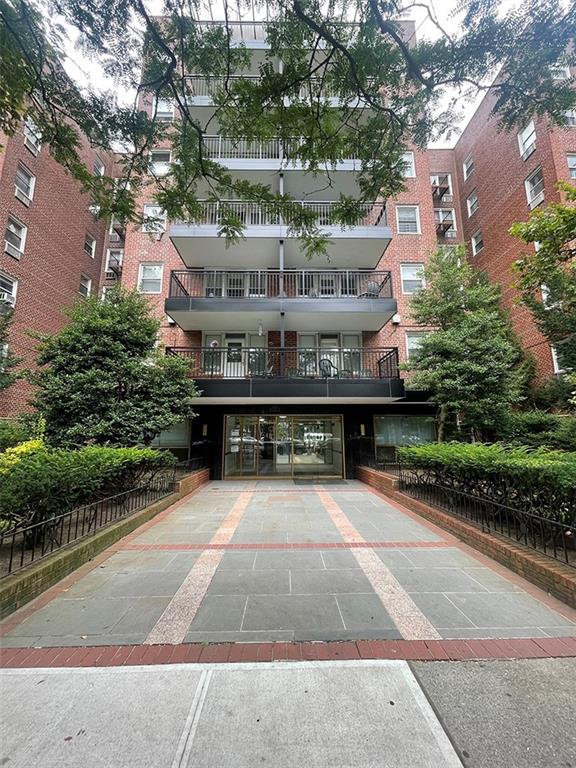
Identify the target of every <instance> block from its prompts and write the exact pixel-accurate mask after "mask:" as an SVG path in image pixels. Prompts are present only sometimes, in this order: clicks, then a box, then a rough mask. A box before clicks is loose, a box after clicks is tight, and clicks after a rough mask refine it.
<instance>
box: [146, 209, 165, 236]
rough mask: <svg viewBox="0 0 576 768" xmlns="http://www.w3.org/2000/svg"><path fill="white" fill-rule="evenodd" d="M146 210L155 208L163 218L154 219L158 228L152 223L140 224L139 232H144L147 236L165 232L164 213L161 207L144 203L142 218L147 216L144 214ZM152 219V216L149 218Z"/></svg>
mask: <svg viewBox="0 0 576 768" xmlns="http://www.w3.org/2000/svg"><path fill="white" fill-rule="evenodd" d="M147 208H156V209H157V210H159V211H162V213H163V214H164V216H163V217H162V218H161V217H156V218H157V223H158V226H154V224H153V222H148V223H146V222H142V227H141V231H142V232H146V233H147V234H160V232H166V219H167V216H166V211H165V210H164V209H163V208H162V206H160V205H157V204H156V203H144V206H143V207H142V213H143V216H144V217H146V216H148V215H149V214H147V213H146V209H147ZM150 218H152V216H150Z"/></svg>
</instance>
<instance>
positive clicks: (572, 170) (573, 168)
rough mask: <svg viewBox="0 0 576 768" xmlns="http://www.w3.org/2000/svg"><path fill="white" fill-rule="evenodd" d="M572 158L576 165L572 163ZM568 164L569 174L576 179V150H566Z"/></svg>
mask: <svg viewBox="0 0 576 768" xmlns="http://www.w3.org/2000/svg"><path fill="white" fill-rule="evenodd" d="M570 160H572V161H573V163H574V165H570ZM566 165H567V166H568V176H569V177H570V178H571V179H575V180H576V152H566Z"/></svg>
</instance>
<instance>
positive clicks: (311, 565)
mask: <svg viewBox="0 0 576 768" xmlns="http://www.w3.org/2000/svg"><path fill="white" fill-rule="evenodd" d="M324 568H325V565H324V560H323V559H322V554H321V553H320V552H319V551H315V552H291V551H286V550H272V551H268V552H257V553H256V559H255V560H254V570H256V571H262V570H264V571H270V570H282V569H287V570H290V571H302V570H324Z"/></svg>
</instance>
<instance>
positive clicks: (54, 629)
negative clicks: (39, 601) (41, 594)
mask: <svg viewBox="0 0 576 768" xmlns="http://www.w3.org/2000/svg"><path fill="white" fill-rule="evenodd" d="M133 602H134V598H126V597H123V598H106V599H103V600H95V599H88V600H65V599H62V598H57V599H56V600H54V601H53V602H51V603H49V604H48V605H47V606H45V607H44V608H41V609H40V610H39V611H37V612H36V613H34V614H32V615H31V616H29V617H28V618H27V619H25V620H24V621H23V622H22V623H21V624H20V625H18V626H17V627H15V628H14V629H13V630H12V631H11V632H10V633H9V634H10V636H12V637H14V636H17V635H25V636H26V635H32V634H38V635H42V636H46V635H51V636H53V635H88V634H100V633H105V632H107V631H110V632H111V631H112V629H113V628H114V626H115V625H116V624H117V623H118V622H119V621H120V619H121V618H122V616H124V615H125V614H126V613H127V612H128V610H129V609H130V607H131V606H132V605H133Z"/></svg>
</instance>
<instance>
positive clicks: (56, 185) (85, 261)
mask: <svg viewBox="0 0 576 768" xmlns="http://www.w3.org/2000/svg"><path fill="white" fill-rule="evenodd" d="M4 143H5V150H4V152H3V153H0V163H1V165H0V169H1V174H0V226H1V228H2V242H3V241H4V231H5V229H6V224H7V220H8V214H13V215H14V216H16V217H17V218H18V219H19V220H20V221H21V222H22V223H23V224H25V225H26V226H27V227H28V234H27V238H26V245H25V250H24V253H23V255H22V256H21V258H20V260H17V259H15V258H13V257H12V256H9V255H8V254H6V253H4V248H3V247H2V252H1V253H0V272H2V273H4V274H6V275H8V276H9V277H11V278H15V279H16V280H18V290H17V299H16V307H15V312H14V319H13V323H12V327H11V333H10V339H9V343H10V348H11V349H12V351H13V352H14V353H15V354H16V355H18V356H20V357H22V358H23V361H24V364H25V365H26V366H33V364H34V358H35V350H36V347H37V342H36V341H35V340H34V339H32V338H31V337H30V335H29V333H37V334H38V333H41V334H51V333H55V332H56V331H58V330H60V329H61V328H62V327H63V325H64V324H65V322H66V316H65V313H64V311H65V309H66V308H67V307H70V306H71V305H72V304H73V303H74V302H75V301H77V300H79V299H80V294H79V290H78V289H79V285H80V275H81V274H84V275H86V276H87V277H89V278H91V280H92V292H93V293H94V292H97V291H98V286H99V282H100V272H101V262H102V255H103V252H104V239H105V232H106V223H105V222H103V221H97V220H95V219H94V217H93V216H92V214H91V213H90V212H89V210H88V206H89V205H90V198H89V196H88V195H86V194H82V193H81V191H80V187H79V185H78V184H77V183H76V182H75V181H74V180H73V179H72V178H71V176H69V175H68V174H67V173H66V171H65V170H64V169H63V168H62V167H61V166H60V165H58V163H56V161H54V160H53V159H52V158H51V156H50V154H49V151H48V148H47V147H46V146H43V147H42V149H41V151H40V153H39V154H38V155H37V156H36V157H35V156H34V155H33V154H32V153H31V152H30V151H29V150H28V149H27V148H26V147H25V146H24V139H23V134H22V131H21V130H19V131H17V132H16V134H15V135H14V136H12V137H10V138H8V139H6V140H5V141H4ZM81 154H82V156H83V159H84V160H85V162H86V163H87V164H88V167H89V168H91V167H92V165H93V162H94V158H95V155H96V153H95V152H94V150H93V149H91V148H90V147H89V145H88V142H87V141H85V142H84V145H83V147H82V152H81ZM98 156H99V157H100V158H101V160H102V161H103V162H104V164H105V166H106V173H107V174H111V173H112V165H113V161H112V158H110V157H107V156H106V155H105V154H103V153H98ZM19 161H21V162H23V163H24V164H25V165H26V167H27V168H28V169H29V170H30V171H31V172H32V173H33V174H34V175H35V176H36V186H35V190H34V198H33V200H32V202H31V204H30V206H29V207H27V206H26V205H24V204H23V203H22V202H21V201H20V200H18V199H17V198H16V197H15V196H14V182H15V175H16V168H17V166H18V162H19ZM87 233H89V234H91V235H92V236H93V237H94V238H96V253H95V258H94V259H92V258H90V256H88V255H87V254H86V253H85V252H84V248H83V246H84V237H85V235H86V234H87ZM31 394H32V390H31V387H30V386H29V385H28V384H27V383H26V382H23V381H21V382H17V383H16V384H14V385H13V386H12V387H9V388H8V389H7V390H4V391H3V392H1V393H0V416H9V415H15V414H17V413H19V412H22V411H25V410H30V409H29V406H28V405H27V402H28V399H29V397H30V396H31Z"/></svg>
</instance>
